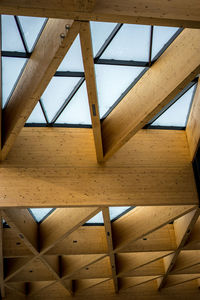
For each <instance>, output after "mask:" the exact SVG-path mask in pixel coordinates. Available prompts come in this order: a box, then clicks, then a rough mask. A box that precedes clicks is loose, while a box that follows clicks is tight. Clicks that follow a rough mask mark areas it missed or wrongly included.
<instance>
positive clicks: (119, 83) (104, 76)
mask: <svg viewBox="0 0 200 300" xmlns="http://www.w3.org/2000/svg"><path fill="white" fill-rule="evenodd" d="M143 70H144V68H141V67H123V66H108V65H95V72H96V81H97V92H98V100H99V111H100V118H102V117H103V116H104V114H105V113H107V111H108V110H109V109H110V107H111V106H112V105H113V104H114V103H115V102H116V101H117V100H118V98H119V97H120V96H121V95H122V93H123V92H124V91H125V90H126V89H127V88H128V86H129V85H130V84H131V83H132V82H133V81H134V80H135V79H136V78H137V77H138V75H139V74H140V73H141V72H142V71H143Z"/></svg>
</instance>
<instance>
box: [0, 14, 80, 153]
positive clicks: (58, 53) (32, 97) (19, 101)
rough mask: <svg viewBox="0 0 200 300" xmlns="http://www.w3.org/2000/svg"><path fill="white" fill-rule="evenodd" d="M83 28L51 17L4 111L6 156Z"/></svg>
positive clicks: (4, 150) (3, 146) (4, 147)
mask: <svg viewBox="0 0 200 300" xmlns="http://www.w3.org/2000/svg"><path fill="white" fill-rule="evenodd" d="M78 32H79V22H74V21H72V20H56V19H52V20H49V21H48V22H47V24H46V26H45V28H44V30H43V32H42V34H41V36H40V39H39V41H38V42H37V45H36V47H35V49H34V51H33V53H32V55H31V57H30V59H29V60H28V62H27V64H26V66H25V69H24V71H23V73H22V75H21V77H20V79H19V81H18V83H17V85H16V87H15V89H14V91H13V93H12V95H11V98H10V100H9V102H8V104H7V105H6V107H5V109H4V112H3V145H2V159H5V157H6V156H7V154H8V152H9V151H10V148H11V147H12V145H13V143H14V141H15V139H16V137H17V135H18V134H19V132H20V130H21V129H22V127H23V126H24V124H25V122H26V120H27V119H28V117H29V115H30V114H31V112H32V110H33V109H34V107H35V105H36V104H37V102H38V100H39V99H40V97H41V95H42V94H43V92H44V90H45V89H46V87H47V85H48V83H49V82H50V80H51V78H52V76H53V75H54V74H55V72H56V70H57V68H58V67H59V65H60V63H61V62H62V60H63V58H64V56H65V55H66V53H67V51H68V49H69V48H70V46H71V45H72V43H73V41H74V39H75V38H76V36H77V34H78Z"/></svg>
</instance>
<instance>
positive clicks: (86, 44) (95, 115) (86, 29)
mask: <svg viewBox="0 0 200 300" xmlns="http://www.w3.org/2000/svg"><path fill="white" fill-rule="evenodd" d="M80 40H81V50H82V57H83V64H84V70H85V80H86V86H87V93H88V100H89V107H90V116H91V120H92V129H93V136H94V143H95V149H96V155H97V161H98V162H99V163H101V162H102V161H103V145H102V136H101V123H100V116H99V107H98V97H97V88H96V79H95V70H94V59H93V49H92V38H91V31H90V23H89V22H81V24H80Z"/></svg>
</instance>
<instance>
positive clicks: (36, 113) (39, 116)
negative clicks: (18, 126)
mask: <svg viewBox="0 0 200 300" xmlns="http://www.w3.org/2000/svg"><path fill="white" fill-rule="evenodd" d="M26 123H40V124H46V120H45V117H44V114H43V112H42V109H41V106H40V103H39V102H38V103H37V105H36V106H35V108H34V110H33V111H32V113H31V115H30V117H29V118H28V120H27V121H26Z"/></svg>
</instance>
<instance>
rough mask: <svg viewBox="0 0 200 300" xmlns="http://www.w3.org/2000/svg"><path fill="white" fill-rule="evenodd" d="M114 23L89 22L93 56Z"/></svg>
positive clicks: (111, 29)
mask: <svg viewBox="0 0 200 300" xmlns="http://www.w3.org/2000/svg"><path fill="white" fill-rule="evenodd" d="M116 25H117V24H116V23H106V22H90V27H91V35H92V45H93V53H94V56H96V54H97V52H98V51H99V50H100V48H101V47H102V46H103V44H104V42H105V41H106V39H107V38H108V37H109V35H110V34H111V32H112V31H113V29H114V28H115V26H116Z"/></svg>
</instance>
